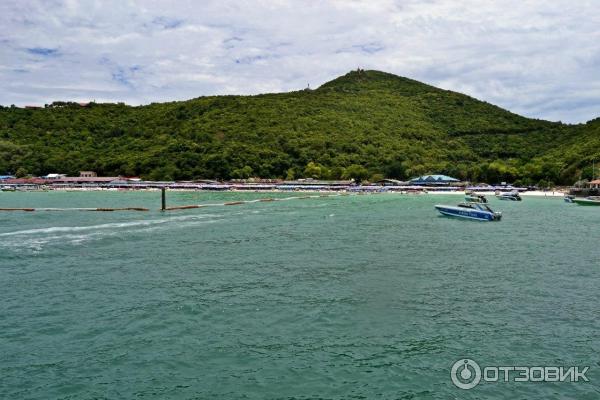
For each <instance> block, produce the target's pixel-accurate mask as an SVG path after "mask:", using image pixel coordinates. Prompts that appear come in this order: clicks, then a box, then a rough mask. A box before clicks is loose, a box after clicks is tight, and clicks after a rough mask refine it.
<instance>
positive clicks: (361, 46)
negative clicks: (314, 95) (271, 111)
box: [0, 0, 600, 123]
mask: <svg viewBox="0 0 600 400" xmlns="http://www.w3.org/2000/svg"><path fill="white" fill-rule="evenodd" d="M359 66H360V67H361V68H365V69H378V70H382V71H386V72H391V73H394V74H398V75H402V76H407V77H410V78H413V79H417V80H421V81H424V82H427V83H430V84H432V85H435V86H439V87H442V88H445V89H450V90H456V91H459V92H463V93H466V94H469V95H471V96H473V97H476V98H479V99H481V100H485V101H488V102H490V103H493V104H497V105H499V106H501V107H504V108H507V109H509V110H511V111H513V112H516V113H519V114H522V115H526V116H529V117H534V118H543V119H549V120H562V121H564V122H573V123H577V122H585V121H587V120H589V119H592V118H595V117H598V116H600V7H598V3H597V2H595V1H591V0H590V1H587V0H578V1H573V0H568V1H567V0H553V1H551V2H548V1H538V0H518V1H517V0H503V1H489V0H463V1H460V0H420V1H417V0H405V1H393V0H381V1H377V0H370V1H363V0H312V1H301V0H247V1H229V0H220V1H212V0H202V1H151V0H145V1H133V0H119V1H74V0H69V1H59V0H46V1H28V0H20V1H17V0H4V1H2V2H0V104H4V105H9V104H17V105H26V104H44V103H49V102H52V101H54V100H73V101H89V100H94V99H95V100H96V101H124V102H126V103H128V104H136V105H137V104H147V103H151V102H159V101H171V100H184V99H189V98H193V97H198V96H203V95H214V94H256V93H265V92H281V91H289V90H297V89H302V88H304V87H306V86H307V84H310V86H311V87H316V86H318V85H320V84H322V83H324V82H326V81H328V80H331V79H333V78H335V77H337V76H339V75H342V74H344V73H346V72H348V71H349V70H352V69H356V68H357V67H359Z"/></svg>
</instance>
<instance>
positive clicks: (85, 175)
mask: <svg viewBox="0 0 600 400" xmlns="http://www.w3.org/2000/svg"><path fill="white" fill-rule="evenodd" d="M97 176H98V174H97V173H95V172H94V171H79V177H80V178H95V177H97Z"/></svg>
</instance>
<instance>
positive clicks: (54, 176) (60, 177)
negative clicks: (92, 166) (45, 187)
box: [42, 174, 67, 179]
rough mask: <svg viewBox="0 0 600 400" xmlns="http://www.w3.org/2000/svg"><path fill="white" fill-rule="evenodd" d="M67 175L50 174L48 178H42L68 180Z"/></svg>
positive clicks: (44, 177)
mask: <svg viewBox="0 0 600 400" xmlns="http://www.w3.org/2000/svg"><path fill="white" fill-rule="evenodd" d="M66 176H67V175H66V174H48V175H46V176H42V178H43V179H62V178H66Z"/></svg>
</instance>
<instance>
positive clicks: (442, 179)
mask: <svg viewBox="0 0 600 400" xmlns="http://www.w3.org/2000/svg"><path fill="white" fill-rule="evenodd" d="M458 182H460V180H458V179H456V178H452V177H451V176H447V175H423V176H419V177H417V178H413V179H411V180H410V184H411V185H420V186H448V185H453V184H457V183H458Z"/></svg>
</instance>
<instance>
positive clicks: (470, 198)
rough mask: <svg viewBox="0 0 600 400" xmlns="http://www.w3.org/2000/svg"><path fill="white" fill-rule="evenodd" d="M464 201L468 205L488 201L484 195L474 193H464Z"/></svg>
mask: <svg viewBox="0 0 600 400" xmlns="http://www.w3.org/2000/svg"><path fill="white" fill-rule="evenodd" d="M465 201H466V202H470V203H487V202H488V199H487V197H485V195H484V194H479V193H474V192H466V193H465Z"/></svg>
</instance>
